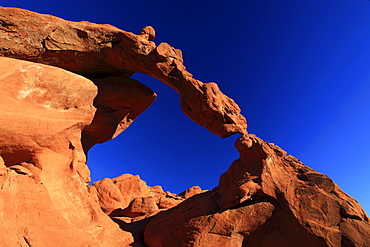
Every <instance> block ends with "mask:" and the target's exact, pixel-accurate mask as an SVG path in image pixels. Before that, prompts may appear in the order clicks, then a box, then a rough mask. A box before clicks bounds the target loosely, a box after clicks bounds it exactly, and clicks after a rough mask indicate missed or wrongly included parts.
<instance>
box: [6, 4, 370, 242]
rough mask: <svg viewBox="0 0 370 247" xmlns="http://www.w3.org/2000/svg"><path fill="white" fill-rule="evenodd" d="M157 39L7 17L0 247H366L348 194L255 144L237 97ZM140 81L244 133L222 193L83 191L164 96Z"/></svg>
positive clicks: (369, 229) (20, 15) (111, 186)
mask: <svg viewBox="0 0 370 247" xmlns="http://www.w3.org/2000/svg"><path fill="white" fill-rule="evenodd" d="M154 38H155V31H154V29H153V28H152V27H145V28H144V29H143V30H142V31H141V32H140V33H139V35H135V34H132V33H129V32H125V31H122V30H120V29H117V28H115V27H112V26H110V25H98V24H93V23H89V22H79V23H75V22H68V21H65V20H62V19H60V18H57V17H53V16H49V15H40V14H37V13H33V12H30V11H26V10H20V9H14V8H0V55H1V56H3V57H0V64H1V65H2V66H1V67H0V89H1V91H2V97H1V98H0V103H1V104H0V105H1V109H0V111H1V114H0V123H1V124H0V157H1V158H0V219H1V224H0V230H1V231H2V233H3V234H2V235H1V237H0V246H37V247H43V246H75V247H77V246H78V247H81V246H86V247H87V246H103V247H114V246H150V247H156V246H158V247H159V246H160V247H173V246H202V247H209V246H230V247H231V246H233V247H234V246H256V247H271V246H284V247H289V246H292V247H293V246H303V247H304V246H307V247H312V246H315V247H316V246H362V247H365V246H370V224H369V219H368V217H367V216H366V214H365V212H364V211H363V210H362V208H361V206H360V205H359V204H358V203H357V202H356V201H355V200H354V199H353V198H351V197H349V196H348V195H346V194H345V193H344V192H342V191H341V190H340V189H339V188H338V186H337V185H335V184H334V183H333V181H332V180H331V179H329V178H328V177H327V176H325V175H323V174H320V173H318V172H315V171H313V170H312V169H310V168H308V167H306V166H304V165H303V164H302V163H301V162H300V161H299V160H297V159H296V158H294V157H292V156H290V155H286V153H285V152H284V151H283V150H281V149H280V148H279V147H277V146H275V145H273V144H270V143H267V142H264V141H262V140H261V139H259V138H257V137H256V136H254V135H250V134H248V133H247V131H246V121H245V118H244V117H243V116H242V115H241V114H240V109H239V107H238V106H237V105H236V104H235V103H234V101H233V100H231V99H230V98H228V97H227V96H225V95H224V94H222V93H221V91H220V90H219V89H218V87H217V85H216V84H214V83H202V82H200V81H198V80H195V79H194V78H193V77H192V75H191V74H190V73H189V72H187V71H186V70H185V67H184V65H183V59H182V54H181V51H180V50H177V49H174V48H173V47H171V46H170V45H169V44H167V43H161V44H159V45H158V46H156V45H155V43H154V42H153V41H152V40H153V39H154ZM6 57H10V58H6ZM13 58H16V59H13ZM24 60H28V61H24ZM30 61H31V62H30ZM49 65H53V66H56V67H52V66H49ZM57 67H59V68H57ZM64 69H66V70H64ZM67 70H68V71H67ZM72 72H74V73H72ZM134 72H141V73H146V74H148V75H151V76H153V77H155V78H157V79H158V80H160V81H162V82H164V83H166V84H167V85H169V86H171V87H172V88H174V89H175V90H176V91H177V92H178V93H179V94H180V100H181V107H182V109H183V111H184V112H185V114H187V115H188V116H189V117H190V118H191V119H193V120H194V121H195V122H197V123H199V124H200V125H202V126H204V127H206V128H207V129H208V130H209V131H211V132H212V133H215V134H217V135H219V136H221V137H227V136H230V135H232V134H235V133H240V134H242V136H241V137H240V138H239V139H238V140H237V141H236V143H235V147H236V149H237V150H238V151H239V153H240V158H239V159H238V160H236V161H235V162H233V164H232V165H231V166H230V168H229V169H228V171H227V172H225V173H224V174H223V175H222V176H221V177H220V181H219V184H218V186H217V187H216V188H214V189H213V190H211V191H202V190H201V189H200V188H199V187H192V188H190V189H188V190H186V191H184V192H183V193H180V194H179V195H175V194H172V193H170V192H164V191H163V190H162V188H161V187H160V186H154V187H149V186H147V185H146V183H145V182H144V181H142V180H141V179H140V178H139V176H133V175H129V174H124V175H122V176H120V177H117V178H114V179H108V178H106V179H103V180H100V181H97V182H95V183H94V184H93V185H92V186H90V185H88V184H87V183H88V182H89V181H90V176H89V170H88V168H87V166H86V157H85V154H86V152H87V151H88V150H89V149H90V148H91V147H92V146H93V145H95V144H96V143H101V142H105V141H108V140H110V139H112V138H114V137H115V136H117V135H118V134H119V133H121V132H122V131H123V130H125V129H126V128H127V127H128V126H129V125H130V124H131V123H132V122H133V120H134V119H135V118H136V117H137V116H138V115H139V114H140V113H141V112H142V111H144V110H145V109H146V108H147V107H149V106H150V104H151V103H152V102H153V101H154V99H155V97H156V95H155V94H154V93H153V92H152V91H151V90H150V89H149V88H147V87H145V86H143V85H142V84H141V83H139V82H137V81H135V80H133V79H131V78H129V76H130V75H132V74H133V73H134ZM77 74H79V75H77ZM81 75H82V76H81ZM83 76H84V77H83ZM87 78H89V79H87Z"/></svg>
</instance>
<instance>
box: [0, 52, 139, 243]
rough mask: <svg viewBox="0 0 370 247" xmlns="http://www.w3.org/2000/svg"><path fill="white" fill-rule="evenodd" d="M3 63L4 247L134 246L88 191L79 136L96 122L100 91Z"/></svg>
mask: <svg viewBox="0 0 370 247" xmlns="http://www.w3.org/2000/svg"><path fill="white" fill-rule="evenodd" d="M0 63H1V65H2V66H0V89H1V92H2V96H1V97H0V102H1V114H0V122H1V124H0V129H1V131H0V156H1V157H2V158H1V159H0V160H1V162H0V166H1V169H0V170H1V172H0V187H1V190H0V218H1V225H0V228H1V231H2V233H3V234H2V237H0V246H50V244H51V243H52V245H53V246H89V245H90V246H99V245H100V244H102V245H105V246H109V245H111V244H115V242H116V241H117V243H120V244H122V245H123V246H125V245H127V244H128V243H130V242H132V241H133V239H132V236H131V234H129V233H123V232H122V231H121V230H120V229H119V228H118V227H117V225H116V224H114V223H113V222H112V221H110V220H109V219H107V218H106V216H105V215H104V214H103V213H102V211H101V209H100V206H99V204H98V202H97V200H96V196H95V195H92V194H91V193H90V192H89V188H88V187H87V186H86V183H87V182H89V180H90V174H89V169H88V168H87V166H86V164H85V161H86V160H85V154H84V151H83V148H82V143H81V134H82V130H83V129H84V128H85V127H86V126H88V125H89V124H90V123H91V122H92V120H93V118H94V115H95V112H96V109H95V107H94V106H93V101H94V98H95V96H96V95H97V92H98V90H97V87H96V86H95V85H94V83H93V82H91V81H90V80H88V79H86V78H84V77H82V76H79V75H76V74H73V73H71V72H68V71H65V70H63V69H60V68H56V67H51V66H46V65H43V64H37V63H31V62H27V61H21V60H16V59H11V58H4V57H2V58H0ZM117 234H118V235H117ZM119 234H121V235H119ZM108 236H109V237H108ZM122 245H121V246H122ZM111 246H114V245H111Z"/></svg>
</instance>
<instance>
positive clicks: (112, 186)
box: [93, 174, 184, 218]
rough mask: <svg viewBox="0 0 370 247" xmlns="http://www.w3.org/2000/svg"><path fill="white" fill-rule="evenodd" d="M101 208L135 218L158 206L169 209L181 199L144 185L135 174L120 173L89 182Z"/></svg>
mask: <svg viewBox="0 0 370 247" xmlns="http://www.w3.org/2000/svg"><path fill="white" fill-rule="evenodd" d="M93 186H94V187H95V188H96V191H97V196H98V198H99V203H100V206H101V208H102V210H103V211H104V212H105V213H106V214H108V215H110V216H114V217H117V216H125V217H129V218H135V217H139V216H143V215H152V213H153V212H155V211H157V210H158V209H169V208H172V207H175V206H177V205H178V204H179V203H180V202H182V201H184V199H183V198H182V197H179V196H177V195H175V194H172V193H170V192H164V191H163V190H162V187H161V186H153V187H150V186H147V185H146V183H145V182H144V181H143V180H141V179H140V177H139V176H134V175H131V174H123V175H121V176H119V177H117V178H113V179H109V178H105V179H103V180H100V181H97V182H95V183H94V184H93Z"/></svg>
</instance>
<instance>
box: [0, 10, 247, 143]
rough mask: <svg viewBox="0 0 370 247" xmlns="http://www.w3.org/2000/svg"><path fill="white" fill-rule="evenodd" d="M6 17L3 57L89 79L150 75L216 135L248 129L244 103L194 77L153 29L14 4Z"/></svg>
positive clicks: (1, 27)
mask: <svg viewBox="0 0 370 247" xmlns="http://www.w3.org/2000/svg"><path fill="white" fill-rule="evenodd" d="M0 20H1V22H0V43H1V48H0V56H6V57H12V58H18V59H23V60H28V61H33V62H38V63H43V64H48V65H53V66H57V67H60V68H64V69H67V70H69V71H72V72H75V73H77V74H81V75H84V76H86V77H89V78H96V77H100V78H101V77H103V76H121V77H127V76H131V75H132V74H134V73H135V72H140V73H144V74H147V75H150V76H153V77H154V78H156V79H158V80H160V81H162V82H163V83H165V84H167V85H169V86H170V87H172V88H173V89H174V90H176V92H178V93H179V94H180V100H181V108H182V110H183V111H184V113H185V114H186V115H187V116H189V117H190V118H191V119H192V120H194V121H195V122H196V123H198V124H200V125H202V126H204V127H205V128H207V129H208V130H209V131H211V132H212V133H214V134H216V135H219V136H222V137H228V136H230V135H232V134H235V133H241V134H245V133H246V127H247V125H246V121H245V118H244V117H243V116H242V115H241V114H240V108H239V106H238V105H237V104H235V102H234V101H233V100H232V99H230V98H229V97H227V96H226V95H224V94H223V93H222V92H221V91H220V89H219V88H218V87H217V85H216V84H215V83H202V82H201V81H198V80H196V79H194V78H193V77H192V75H191V74H190V73H189V72H187V71H186V69H185V66H184V65H183V58H182V53H181V51H180V50H178V49H175V48H173V47H171V46H170V45H169V44H167V43H161V44H159V45H158V46H156V45H155V44H154V42H152V41H150V40H151V39H153V38H154V35H155V33H154V29H153V28H151V27H146V28H144V29H143V30H142V32H141V34H140V35H135V34H133V33H130V32H125V31H122V30H120V29H118V28H115V27H113V26H110V25H98V24H93V23H89V22H86V21H83V22H70V21H65V20H62V19H60V18H57V17H53V16H50V15H41V14H37V13H34V12H30V11H27V10H20V9H13V8H0ZM25 26H26V27H27V28H23V27H25ZM145 33H147V36H148V37H146V38H145V37H144V36H145Z"/></svg>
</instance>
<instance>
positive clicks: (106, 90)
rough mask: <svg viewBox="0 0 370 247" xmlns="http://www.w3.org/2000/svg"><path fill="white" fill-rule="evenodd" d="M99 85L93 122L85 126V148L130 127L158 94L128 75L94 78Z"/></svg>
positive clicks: (86, 149)
mask: <svg viewBox="0 0 370 247" xmlns="http://www.w3.org/2000/svg"><path fill="white" fill-rule="evenodd" d="M92 81H93V82H94V84H95V85H96V86H97V87H98V94H97V96H96V97H95V99H94V106H95V107H96V108H97V111H96V113H95V117H94V120H93V122H92V123H91V124H90V125H89V126H86V127H85V128H84V130H83V138H82V142H83V147H84V150H85V152H86V153H87V151H88V150H89V149H90V148H91V147H92V146H94V145H95V144H97V143H103V142H106V141H109V140H111V139H113V138H115V137H116V136H118V135H119V134H120V133H121V132H122V131H124V130H125V129H127V128H128V126H130V124H131V123H132V122H133V121H134V120H135V119H136V117H138V116H139V115H140V114H141V113H142V112H143V111H145V110H146V109H147V108H148V107H149V106H150V105H151V104H152V103H153V102H154V100H155V98H156V94H155V93H154V92H153V91H152V90H150V89H149V88H147V87H146V86H144V85H143V84H141V83H140V82H138V81H136V80H134V79H131V78H126V77H107V78H104V79H93V80H92Z"/></svg>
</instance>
